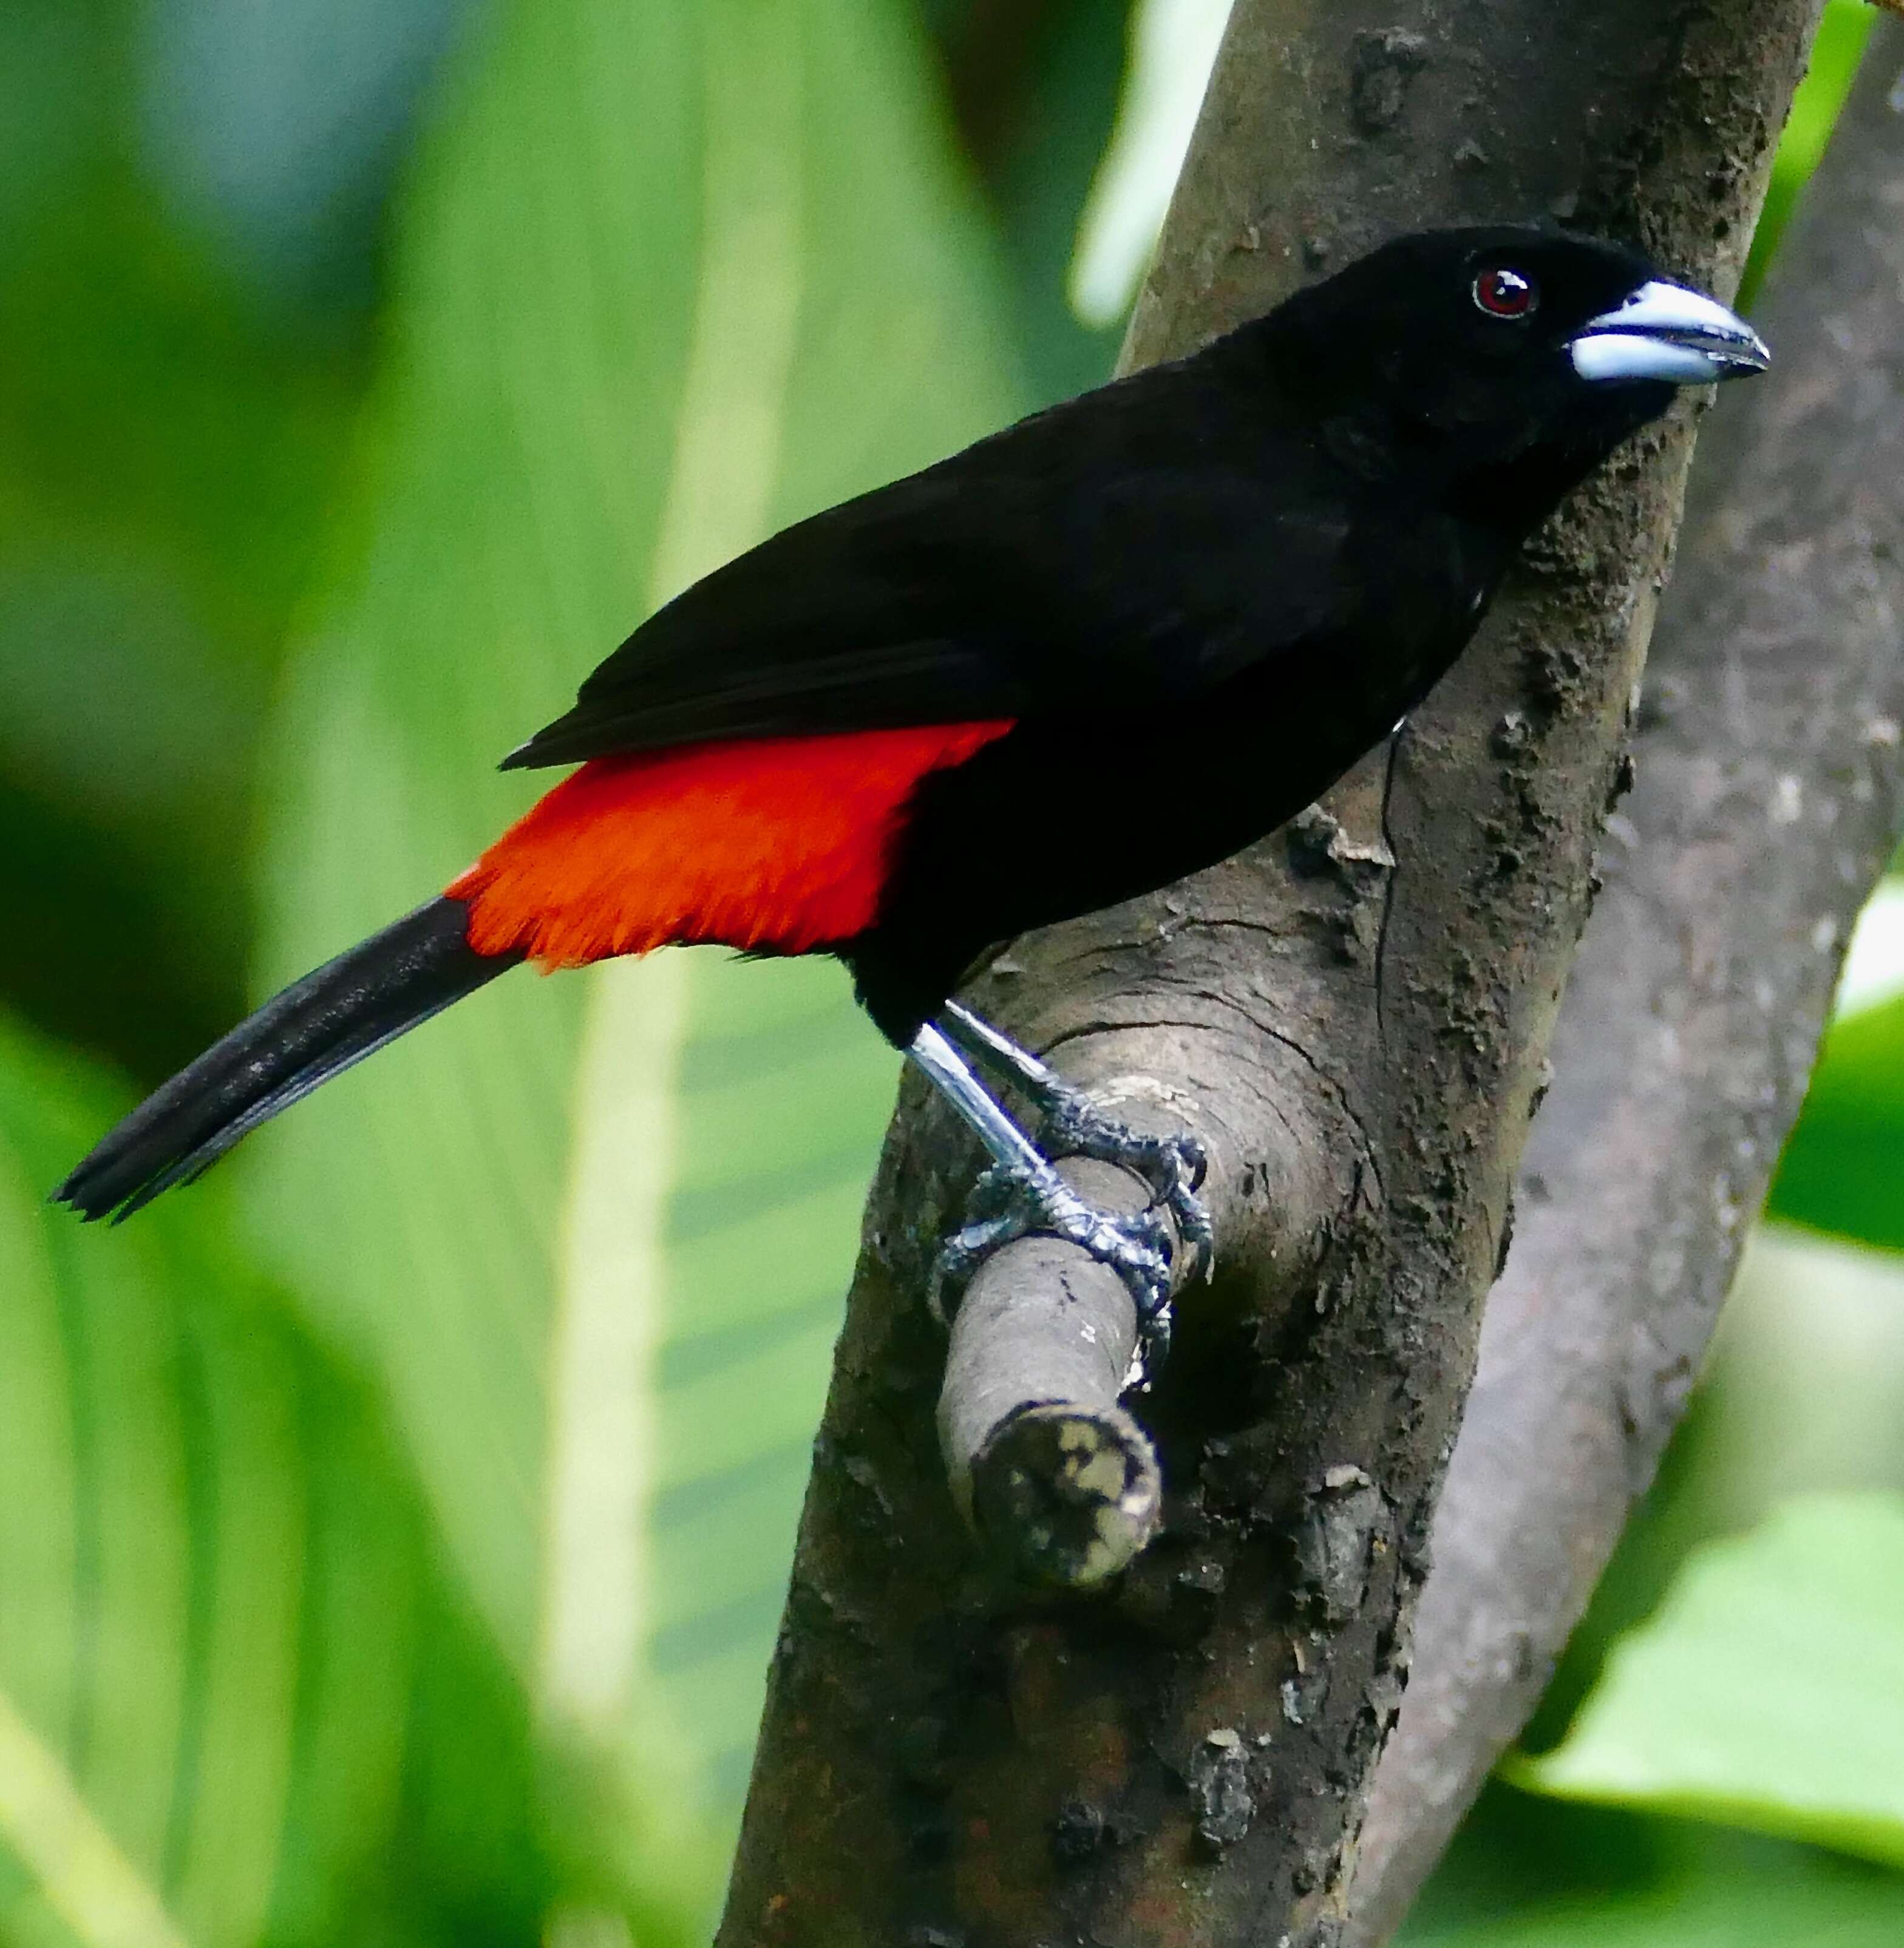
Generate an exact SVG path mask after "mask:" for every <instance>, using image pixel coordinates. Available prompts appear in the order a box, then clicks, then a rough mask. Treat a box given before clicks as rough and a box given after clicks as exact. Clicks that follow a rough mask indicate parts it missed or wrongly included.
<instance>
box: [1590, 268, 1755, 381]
mask: <svg viewBox="0 0 1904 1948" xmlns="http://www.w3.org/2000/svg"><path fill="white" fill-rule="evenodd" d="M1567 349H1568V351H1569V352H1571V353H1572V355H1573V369H1574V371H1576V372H1577V373H1579V375H1580V377H1582V378H1583V379H1595V380H1601V379H1604V380H1620V379H1651V380H1663V381H1664V382H1665V383H1666V384H1668V385H1670V386H1704V385H1710V383H1712V381H1713V380H1715V379H1738V378H1743V377H1745V376H1746V375H1747V374H1749V373H1753V372H1763V371H1764V370H1765V369H1766V367H1767V366H1768V365H1769V364H1771V363H1772V354H1771V353H1770V352H1768V351H1767V350H1766V346H1765V340H1763V339H1762V338H1761V337H1760V336H1759V334H1758V333H1756V331H1754V330H1753V329H1752V327H1750V325H1749V324H1747V323H1746V322H1745V321H1744V319H1743V318H1738V317H1735V315H1733V314H1732V312H1729V311H1728V310H1727V309H1725V306H1723V305H1722V304H1720V303H1719V302H1716V300H1715V299H1712V298H1709V297H1707V296H1706V295H1705V293H1704V292H1702V291H1694V290H1688V289H1687V287H1685V285H1683V284H1664V283H1660V282H1657V281H1656V282H1654V283H1652V284H1642V285H1641V286H1640V287H1639V289H1638V290H1636V291H1635V292H1634V293H1633V294H1632V296H1631V297H1629V299H1627V300H1626V302H1625V303H1624V304H1622V305H1617V306H1614V309H1612V310H1611V311H1607V312H1601V314H1600V315H1599V316H1598V318H1589V319H1588V320H1587V321H1586V325H1585V327H1583V329H1582V330H1581V331H1580V333H1579V336H1578V337H1576V338H1574V339H1573V340H1572V341H1571V342H1570V343H1569V345H1568V346H1567Z"/></svg>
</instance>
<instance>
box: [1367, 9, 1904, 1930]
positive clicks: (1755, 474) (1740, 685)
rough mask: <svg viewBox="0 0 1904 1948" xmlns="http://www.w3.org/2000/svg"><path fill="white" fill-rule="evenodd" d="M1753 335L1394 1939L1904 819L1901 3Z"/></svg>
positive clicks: (1521, 1300) (1468, 1485) (1686, 1310)
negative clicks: (1746, 381) (1748, 373)
mask: <svg viewBox="0 0 1904 1948" xmlns="http://www.w3.org/2000/svg"><path fill="white" fill-rule="evenodd" d="M1759 323H1760V326H1761V327H1762V329H1763V332H1764V334H1765V336H1766V338H1767V340H1769V343H1771V344H1772V346H1775V348H1776V359H1777V363H1776V364H1775V368H1774V370H1773V371H1772V374H1771V376H1770V377H1768V378H1767V379H1766V380H1765V382H1764V383H1763V384H1762V385H1760V386H1757V387H1756V389H1753V391H1752V392H1750V394H1749V395H1747V396H1746V397H1744V398H1741V399H1739V400H1738V407H1737V410H1736V411H1728V412H1726V413H1724V414H1720V415H1719V417H1718V419H1717V421H1716V423H1715V424H1714V425H1713V427H1712V429H1711V431H1710V433H1709V434H1708V435H1707V438H1706V439H1705V441H1704V442H1703V443H1702V445H1701V451H1700V461H1699V470H1698V473H1697V476H1696V477H1695V479H1694V492H1693V505H1692V507H1691V511H1690V512H1689V513H1688V517H1687V523H1686V529H1685V538H1684V539H1683V540H1682V544H1681V547H1680V559H1679V566H1678V569H1677V570H1676V572H1675V575H1674V578H1673V586H1672V588H1671V589H1670V591H1669V593H1668V594H1667V597H1666V603H1665V605H1664V611H1663V615H1662V617H1661V619H1660V628H1659V631H1658V633H1657V637H1656V639H1655V641H1654V650H1653V654H1652V658H1651V664H1650V665H1649V667H1648V672H1647V676H1646V684H1645V693H1644V700H1643V702H1642V706H1641V712H1640V721H1639V731H1638V737H1637V738H1636V740H1635V752H1636V755H1637V758H1638V785H1637V786H1636V788H1635V790H1634V792H1633V794H1632V797H1631V799H1629V800H1628V801H1627V802H1626V805H1625V806H1624V807H1623V809H1622V813H1621V815H1620V817H1618V818H1617V819H1616V820H1614V829H1613V830H1611V831H1610V833H1608V835H1607V840H1606V842H1605V843H1604V845H1603V847H1602V848H1601V858H1602V867H1603V870H1604V873H1605V875H1606V879H1607V887H1606V890H1605V892H1604V893H1603V894H1602V895H1601V898H1600V902H1599V905H1598V909H1597V910H1596V911H1595V914H1594V917H1593V921H1592V925H1591V926H1589V929H1587V934H1586V941H1585V944H1584V945H1583V948H1582V951H1581V955H1580V960H1579V965H1578V966H1577V967H1576V969H1575V970H1574V972H1573V980H1572V983H1571V985H1570V987H1569V988H1568V990H1567V1001H1566V1005H1565V1007H1564V1008H1563V1009H1562V1010H1561V1021H1560V1025H1559V1028H1558V1031H1557V1033H1556V1034H1555V1043H1554V1054H1553V1060H1554V1065H1555V1070H1556V1072H1557V1079H1556V1081H1555V1086H1554V1090H1553V1094H1552V1097H1551V1100H1549V1101H1548V1104H1547V1106H1546V1107H1545V1109H1544V1110H1543V1111H1542V1113H1541V1115H1540V1118H1539V1121H1537V1122H1536V1124H1535V1125H1534V1129H1533V1137H1532V1139H1531V1140H1530V1143H1529V1145H1528V1149H1527V1158H1526V1160H1525V1162H1524V1165H1523V1168H1522V1171H1521V1174H1520V1190H1519V1193H1518V1197H1519V1204H1520V1211H1521V1213H1522V1215H1521V1220H1520V1226H1519V1228H1518V1233H1517V1238H1516V1240H1515V1243H1514V1253H1513V1255H1512V1257H1511V1258H1510V1259H1509V1260H1508V1269H1507V1273H1506V1275H1505V1277H1504V1278H1503V1279H1502V1281H1501V1283H1499V1285H1498V1286H1496V1288H1495V1289H1494V1292H1493V1295H1492V1297H1491V1298H1489V1301H1488V1307H1487V1323H1486V1326H1485V1328H1484V1329H1483V1332H1482V1335H1481V1350H1480V1372H1479V1374H1478V1376H1477V1379H1476V1382H1475V1385H1474V1394H1473V1397H1472V1398H1471V1400H1470V1401H1469V1402H1468V1413H1467V1418H1466V1419H1465V1421H1464V1423H1463V1425H1462V1428H1461V1439H1460V1442H1459V1444H1458V1446H1457V1447H1456V1448H1455V1457H1454V1461H1453V1463H1452V1467H1451V1469H1450V1470H1449V1479H1448V1485H1447V1489H1446V1493H1445V1495H1444V1497H1443V1501H1442V1503H1441V1506H1440V1509H1439V1510H1438V1511H1437V1515H1436V1517H1435V1523H1434V1531H1433V1557H1434V1565H1435V1566H1434V1570H1433V1574H1431V1575H1430V1577H1429V1579H1428V1584H1427V1591H1426V1593H1425V1594H1424V1596H1423V1599H1422V1603H1421V1617H1420V1619H1419V1621H1418V1625H1417V1627H1416V1633H1415V1670H1414V1675H1413V1677H1412V1680H1411V1683H1410V1685H1409V1693H1408V1697H1407V1700H1406V1701H1405V1704H1404V1705H1403V1706H1402V1716H1401V1723H1400V1726H1399V1729H1398V1731H1397V1732H1396V1737H1395V1739H1394V1742H1393V1744H1392V1745H1391V1746H1390V1748H1389V1750H1388V1751H1387V1752H1386V1753H1385V1754H1384V1756H1383V1758H1382V1760H1381V1767H1380V1768H1379V1770H1378V1773H1377V1775H1376V1780H1375V1785H1374V1794H1373V1797H1372V1799H1371V1806H1370V1811H1369V1817H1368V1825H1367V1827H1366V1829H1365V1831H1364V1833H1363V1835H1362V1848H1361V1854H1360V1859H1359V1863H1358V1866H1357V1871H1356V1887H1355V1910H1356V1925H1355V1928H1354V1929H1353V1934H1352V1939H1353V1940H1356V1941H1359V1942H1363V1943H1374V1942H1378V1941H1381V1940H1385V1939H1386V1938H1387V1936H1388V1935H1389V1934H1390V1933H1391V1932H1392V1931H1393V1928H1395V1926H1396V1924H1397V1923H1399V1921H1400V1920H1401V1919H1402V1915H1403V1913H1404V1912H1405V1910H1406V1909H1407V1906H1408V1904H1409V1901H1410V1900H1412V1898H1413V1897H1414V1895H1415V1892H1416V1891H1417V1890H1418V1888H1419V1886H1420V1884H1421V1881H1422V1880H1423V1878H1424V1877H1425V1876H1426V1875H1427V1872H1428V1870H1429V1869H1430V1868H1431V1867H1432V1866H1433V1864H1434V1863H1435V1861H1436V1860H1437V1859H1438V1858H1439V1857H1440V1853H1441V1851H1442V1849H1443V1846H1444V1845H1445V1844H1446V1841H1447V1840H1448V1838H1449V1836H1450V1835H1451V1834H1452V1832H1453V1830H1454V1827H1455V1823H1456V1822H1457V1821H1458V1819H1459V1818H1460V1816H1461V1813H1463V1812H1464V1810H1466V1808H1467V1807H1468V1804H1469V1803H1470V1802H1471V1801H1472V1799H1473V1798H1474V1794H1476V1793H1477V1791H1479V1790H1480V1785H1481V1782H1482V1780H1483V1779H1484V1778H1485V1777H1486V1774H1487V1772H1488V1769H1489V1767H1491V1766H1492V1764H1493V1763H1494V1761H1495V1760H1496V1758H1497V1757H1499V1754H1500V1752H1501V1751H1502V1748H1503V1747H1504V1746H1505V1745H1507V1744H1508V1742H1510V1741H1511V1739H1513V1738H1514V1736H1515V1735H1516V1734H1517V1732H1519V1731H1520V1728H1521V1726H1523V1725H1524V1723H1526V1722H1527V1717H1528V1715H1529V1714H1530V1712H1531V1711H1533V1708H1534V1706H1535V1705H1536V1703H1537V1702H1538V1701H1539V1697H1540V1694H1541V1692H1542V1689H1544V1687H1545V1683H1546V1680H1547V1677H1548V1673H1549V1672H1550V1671H1551V1669H1552V1667H1553V1663H1554V1660H1555V1658H1556V1657H1557V1656H1558V1654H1559V1652H1560V1651H1561V1648H1562V1647H1563V1646H1564V1644H1565V1642H1566V1640H1567V1633H1569V1632H1570V1630H1572V1628H1573V1625H1574V1624H1575V1623H1576V1621H1578V1620H1579V1615H1580V1613H1581V1611H1583V1609H1584V1608H1586V1601H1587V1599H1588V1597H1589V1596H1590V1595H1591V1594H1592V1590H1593V1586H1594V1584H1595V1581H1596V1580H1598V1576H1599V1574H1600V1571H1601V1569H1602V1568H1604V1566H1605V1565H1606V1561H1607V1557H1608V1556H1610V1554H1611V1553H1612V1550H1613V1546H1614V1543H1615V1542H1617V1540H1618V1539H1619V1536H1620V1530H1621V1529H1622V1528H1623V1527H1624V1526H1625V1524H1626V1516H1627V1513H1628V1511H1629V1509H1630V1507H1631V1506H1632V1501H1633V1499H1634V1497H1635V1496H1636V1495H1638V1494H1639V1493H1640V1492H1641V1491H1642V1490H1644V1489H1645V1487H1646V1486H1647V1484H1648V1483H1649V1482H1650V1481H1651V1479H1652V1478H1653V1473H1654V1469H1655V1468H1656V1467H1657V1465H1658V1462H1659V1458H1660V1453H1661V1450H1663V1447H1664V1446H1665V1444H1666V1438H1667V1437H1668V1435H1669V1434H1670V1433H1671V1432H1672V1430H1673V1426H1674V1425H1675V1424H1676V1422H1677V1421H1678V1419H1679V1415H1680V1413H1681V1412H1682V1410H1683V1408H1684V1407H1685V1401H1686V1397H1687V1395H1688V1391H1690V1389H1691V1384H1692V1382H1693V1379H1694V1376H1695V1375H1696V1374H1697V1372H1698V1369H1699V1363H1700V1360H1701V1356H1702V1354H1704V1349H1705V1345H1706V1342H1707V1338H1708V1336H1709V1335H1710V1333H1711V1331H1712V1329H1713V1325H1714V1323H1715V1322H1716V1319H1717V1317H1718V1311H1719V1304H1720V1302H1721V1301H1722V1299H1723V1298H1724V1297H1725V1293H1726V1291H1727V1289H1729V1286H1730V1285H1731V1283H1732V1274H1733V1272H1734V1270H1735V1268H1736V1266H1737V1263H1738V1253H1739V1249H1740V1247H1741V1245H1743V1243H1744V1239H1745V1234H1746V1230H1747V1227H1748V1225H1749V1224H1750V1221H1751V1220H1752V1218H1753V1216H1754V1215H1755V1214H1756V1212H1757V1211H1758V1208H1759V1206H1760V1204H1761V1203H1762V1202H1763V1201H1764V1198H1765V1193H1766V1184H1767V1182H1768V1180H1769V1177H1770V1175H1771V1172H1772V1166H1773V1165H1774V1164H1775V1162H1776V1161H1777V1159H1778V1151H1779V1149H1780V1146H1781V1144H1782V1143H1783V1142H1784V1138H1785V1135H1786V1133H1787V1132H1788V1130H1789V1129H1790V1128H1791V1124H1792V1122H1793V1121H1794V1119H1795V1118H1796V1117H1797V1113H1798V1109H1799V1105H1800V1102H1801V1101H1802V1100H1803V1097H1804V1093H1805V1083H1806V1078H1807V1076H1808V1075H1809V1074H1810V1072H1811V1066H1812V1056H1813V1054H1814V1053H1815V1048H1816V1045H1817V1041H1818V1037H1819V1031H1820V1030H1821V1028H1822V1025H1823V1023H1824V1019H1825V1013H1826V1010H1828V1007H1829V1006H1830V1003H1831V991H1832V988H1833V985H1834V982H1835V980H1836V977H1837V968H1838V963H1839V961H1840V958H1841V957H1842V955H1843V949H1844V945H1845V943H1846V941H1847V939H1848V938H1849V936H1850V929H1851V925H1852V923H1853V920H1854V919H1855V917H1856V914H1857V910H1858V908H1859V907H1860V906H1861V905H1862V904H1863V901H1864V899H1865V895H1866V894H1867V893H1868V892H1869V890H1870V888H1871V883H1872V882H1873V880H1874V879H1875V878H1876V876H1877V875H1878V873H1879V872H1880V871H1881V870H1882V867H1883V866H1884V861H1885V859H1886V858H1887V856H1888V855H1889V853H1890V848H1891V846H1892V844H1893V839H1894V835H1895V833H1896V830H1897V818H1898V812H1899V737H1900V730H1899V726H1900V723H1901V722H1904V492H1900V483H1904V23H1899V22H1895V21H1890V20H1887V21H1882V22H1880V23H1878V27H1877V29H1876V31H1875V33H1874V37H1873V39H1872V42H1871V46H1870V49H1869V51H1868V54H1867V57H1866V60H1865V66H1864V68H1863V70H1862V73H1861V75H1860V76H1859V81H1858V82H1857V85H1856V88H1855V89H1854V90H1853V94H1852V95H1851V98H1850V101H1849V102H1848V104H1847V107H1846V109H1845V111H1844V113H1843V116H1842V117H1841V118H1840V121H1839V123H1838V126H1837V132H1836V133H1835V135H1834V138H1833V141H1832V144H1831V150H1830V153H1829V154H1828V156H1827V157H1826V159H1825V163H1824V164H1823V166H1822V168H1821V169H1820V170H1819V174H1818V175H1817V176H1816V177H1815V178H1814V180H1813V181H1812V185H1811V187H1810V188H1809V191H1808V194H1807V196H1806V200H1805V203H1804V205H1803V207H1802V208H1801V209H1800V211H1799V212H1798V214H1797V217H1796V219H1795V220H1794V224H1793V226H1792V228H1791V231H1790V232H1789V233H1788V237H1787V239H1786V241H1785V244H1784V249H1783V251H1782V253H1781V257H1780V259H1779V264H1778V270H1777V271H1776V273H1775V275H1774V278H1773V279H1772V282H1771V285H1770V287H1769V290H1768V291H1767V293H1766V296H1765V299H1764V301H1763V304H1762V305H1761V306H1760V313H1759Z"/></svg>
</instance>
